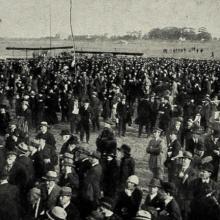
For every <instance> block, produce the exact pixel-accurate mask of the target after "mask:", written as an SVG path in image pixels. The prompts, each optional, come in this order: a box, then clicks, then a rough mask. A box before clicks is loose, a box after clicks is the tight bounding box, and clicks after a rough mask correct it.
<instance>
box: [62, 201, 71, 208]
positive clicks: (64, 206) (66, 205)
mask: <svg viewBox="0 0 220 220" xmlns="http://www.w3.org/2000/svg"><path fill="white" fill-rule="evenodd" d="M69 204H70V201H69V202H67V203H66V204H65V205H63V208H64V209H66V207H68V205H69Z"/></svg>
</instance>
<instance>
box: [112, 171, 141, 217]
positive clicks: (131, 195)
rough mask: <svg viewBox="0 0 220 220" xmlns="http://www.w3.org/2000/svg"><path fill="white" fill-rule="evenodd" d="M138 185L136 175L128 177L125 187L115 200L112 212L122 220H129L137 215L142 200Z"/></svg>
mask: <svg viewBox="0 0 220 220" xmlns="http://www.w3.org/2000/svg"><path fill="white" fill-rule="evenodd" d="M138 185H139V178H138V177H137V176H136V175H132V176H129V177H128V179H127V185H126V187H125V188H124V189H123V191H121V192H120V193H119V195H118V197H117V199H116V202H115V209H114V210H115V213H116V214H118V215H119V216H120V217H121V218H122V219H123V220H130V219H132V218H134V217H135V216H136V214H137V211H138V209H139V206H140V204H141V200H142V191H141V190H140V189H139V188H138Z"/></svg>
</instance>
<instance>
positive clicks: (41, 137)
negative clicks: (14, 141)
mask: <svg viewBox="0 0 220 220" xmlns="http://www.w3.org/2000/svg"><path fill="white" fill-rule="evenodd" d="M36 139H37V140H39V139H43V140H47V135H46V134H43V133H39V134H37V136H36Z"/></svg>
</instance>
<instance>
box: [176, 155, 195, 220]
mask: <svg viewBox="0 0 220 220" xmlns="http://www.w3.org/2000/svg"><path fill="white" fill-rule="evenodd" d="M192 159H193V156H192V154H191V153H190V152H189V151H184V152H183V155H182V157H180V158H179V160H180V166H178V167H177V172H176V173H175V176H174V181H173V182H174V183H175V185H176V189H177V197H176V199H177V201H178V204H179V206H180V209H181V213H182V217H183V218H184V219H188V218H189V213H190V202H191V199H192V196H191V190H190V188H189V186H190V184H191V182H192V181H193V180H194V179H195V178H197V173H196V171H195V170H194V169H193V168H192V166H191V162H192Z"/></svg>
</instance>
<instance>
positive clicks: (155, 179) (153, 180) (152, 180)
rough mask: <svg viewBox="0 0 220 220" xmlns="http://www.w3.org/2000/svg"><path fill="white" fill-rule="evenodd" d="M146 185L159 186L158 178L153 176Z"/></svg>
mask: <svg viewBox="0 0 220 220" xmlns="http://www.w3.org/2000/svg"><path fill="white" fill-rule="evenodd" d="M148 186H150V187H158V188H161V183H160V180H159V179H157V178H153V179H151V181H150V183H149V185H148Z"/></svg>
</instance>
